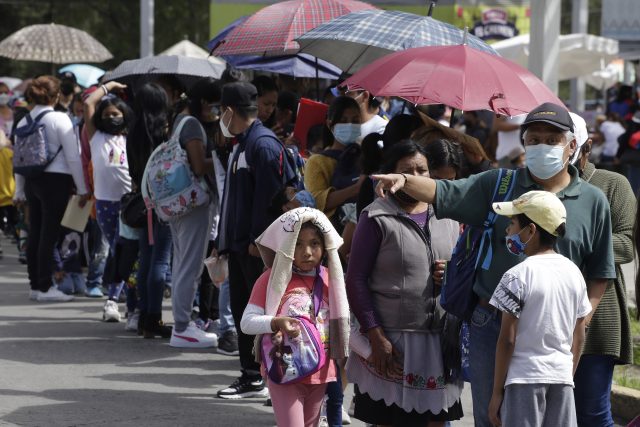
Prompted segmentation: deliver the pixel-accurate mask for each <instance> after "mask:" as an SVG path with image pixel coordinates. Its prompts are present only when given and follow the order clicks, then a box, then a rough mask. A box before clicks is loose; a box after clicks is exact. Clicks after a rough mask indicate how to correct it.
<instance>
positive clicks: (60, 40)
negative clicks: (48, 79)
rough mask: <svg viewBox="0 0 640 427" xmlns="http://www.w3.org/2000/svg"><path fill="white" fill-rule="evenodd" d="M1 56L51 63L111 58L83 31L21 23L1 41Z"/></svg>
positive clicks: (60, 26)
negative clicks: (26, 25) (20, 27)
mask: <svg viewBox="0 0 640 427" xmlns="http://www.w3.org/2000/svg"><path fill="white" fill-rule="evenodd" d="M0 56H5V57H7V58H10V59H15V60H20V61H39V62H49V63H53V64H69V63H75V62H104V61H106V60H107V59H111V58H113V55H112V54H111V52H109V51H108V50H107V48H106V47H104V46H103V45H102V44H101V43H100V42H99V41H97V40H96V39H94V38H93V37H92V36H91V35H89V34H88V33H86V32H85V31H82V30H78V29H76V28H72V27H67V26H65V25H57V24H53V23H51V24H39V25H31V26H28V27H24V28H22V29H20V30H18V31H16V32H15V33H13V34H11V35H10V36H9V37H7V38H6V39H4V40H2V41H1V42H0Z"/></svg>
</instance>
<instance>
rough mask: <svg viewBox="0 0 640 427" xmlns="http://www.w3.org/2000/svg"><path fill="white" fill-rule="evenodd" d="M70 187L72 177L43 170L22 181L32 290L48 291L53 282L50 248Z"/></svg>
mask: <svg viewBox="0 0 640 427" xmlns="http://www.w3.org/2000/svg"><path fill="white" fill-rule="evenodd" d="M72 189H73V178H72V177H71V175H68V174H63V173H51V172H45V173H43V174H42V175H40V176H39V177H37V178H28V179H26V180H25V188H24V190H25V195H26V197H27V205H28V206H29V239H28V241H27V271H28V272H29V285H30V286H31V289H33V290H39V291H41V292H47V291H48V290H49V288H50V287H51V285H52V283H53V280H52V278H51V275H52V274H53V249H54V247H55V245H56V242H57V241H58V237H59V236H60V229H61V227H62V226H61V225H60V221H62V217H63V216H64V211H65V209H66V207H67V203H68V202H69V197H71V192H72Z"/></svg>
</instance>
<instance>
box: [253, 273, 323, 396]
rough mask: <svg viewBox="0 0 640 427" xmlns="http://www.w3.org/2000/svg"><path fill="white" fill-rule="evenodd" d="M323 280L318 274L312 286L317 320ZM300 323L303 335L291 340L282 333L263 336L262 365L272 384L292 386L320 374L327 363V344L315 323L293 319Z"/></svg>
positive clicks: (310, 320)
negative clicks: (325, 345) (317, 373)
mask: <svg viewBox="0 0 640 427" xmlns="http://www.w3.org/2000/svg"><path fill="white" fill-rule="evenodd" d="M322 287H323V283H322V278H321V277H320V270H318V271H317V274H316V280H315V282H314V284H313V306H314V312H315V315H314V318H315V317H317V316H318V312H319V311H320V305H321V304H322ZM292 317H294V318H295V319H297V320H298V321H300V335H298V336H297V337H295V338H291V337H289V336H287V335H285V334H283V333H282V332H281V331H277V332H275V333H272V334H264V335H263V336H262V343H261V346H262V363H263V364H264V367H265V369H266V370H267V374H268V375H269V378H270V379H271V381H273V382H274V383H276V384H293V383H297V382H300V381H301V380H303V379H304V378H307V377H308V376H310V375H313V374H315V373H316V372H318V371H319V370H320V369H321V368H322V367H323V366H324V364H325V363H326V355H325V351H324V345H323V344H322V339H321V337H320V332H319V331H318V328H317V327H316V325H315V322H314V320H315V319H310V318H309V317H308V316H292Z"/></svg>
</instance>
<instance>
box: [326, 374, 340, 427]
mask: <svg viewBox="0 0 640 427" xmlns="http://www.w3.org/2000/svg"><path fill="white" fill-rule="evenodd" d="M331 362H332V363H335V362H333V361H331ZM343 400H344V394H343V393H342V378H341V377H340V367H339V366H338V364H337V363H336V381H333V382H330V383H329V384H327V423H328V424H329V426H330V427H341V426H342V402H343Z"/></svg>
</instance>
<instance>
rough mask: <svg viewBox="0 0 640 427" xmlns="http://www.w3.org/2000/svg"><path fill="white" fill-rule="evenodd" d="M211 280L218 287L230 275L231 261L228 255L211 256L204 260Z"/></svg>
mask: <svg viewBox="0 0 640 427" xmlns="http://www.w3.org/2000/svg"><path fill="white" fill-rule="evenodd" d="M204 265H205V266H206V267H207V272H208V273H209V277H210V278H211V281H212V282H213V284H214V285H215V286H216V287H218V288H219V287H220V286H222V284H223V283H224V281H225V280H227V277H229V261H228V259H227V257H226V256H224V255H221V256H218V257H209V258H207V259H205V260H204Z"/></svg>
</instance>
